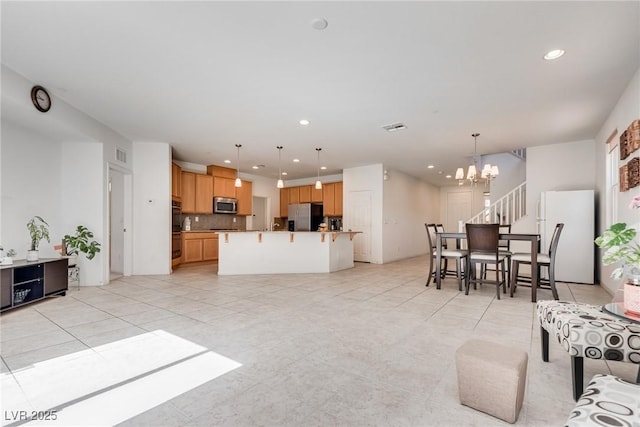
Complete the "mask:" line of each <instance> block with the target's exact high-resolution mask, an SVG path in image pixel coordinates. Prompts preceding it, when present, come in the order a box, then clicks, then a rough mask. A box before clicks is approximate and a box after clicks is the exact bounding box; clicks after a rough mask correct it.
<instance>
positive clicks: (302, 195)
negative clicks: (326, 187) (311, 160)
mask: <svg viewBox="0 0 640 427" xmlns="http://www.w3.org/2000/svg"><path fill="white" fill-rule="evenodd" d="M298 194H299V198H298V203H311V186H310V185H301V186H299V187H298Z"/></svg>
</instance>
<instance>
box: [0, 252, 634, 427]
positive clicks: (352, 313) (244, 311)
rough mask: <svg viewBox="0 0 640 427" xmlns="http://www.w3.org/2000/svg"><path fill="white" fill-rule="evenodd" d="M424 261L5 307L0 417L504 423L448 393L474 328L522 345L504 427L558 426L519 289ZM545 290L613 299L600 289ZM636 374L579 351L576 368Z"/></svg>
mask: <svg viewBox="0 0 640 427" xmlns="http://www.w3.org/2000/svg"><path fill="white" fill-rule="evenodd" d="M427 262H428V261H427V258H426V257H417V258H412V259H408V260H403V261H399V262H394V263H390V264H386V265H369V264H357V265H356V267H355V268H354V269H350V270H346V271H342V272H336V273H331V274H309V275H269V276H266V275H263V276H232V277H229V276H227V277H218V276H216V274H215V271H216V267H215V266H212V265H208V266H190V267H182V268H179V269H177V270H176V272H174V274H172V275H170V276H134V277H122V278H120V279H118V280H115V281H113V282H112V283H110V284H109V285H106V286H103V287H95V288H93V287H83V288H81V289H80V290H77V289H76V288H75V286H74V287H73V288H72V289H70V291H69V292H68V293H67V296H66V297H59V298H52V299H48V300H45V301H43V302H40V303H37V304H34V305H31V306H28V307H23V308H21V309H17V310H13V311H10V312H6V313H4V314H2V316H1V317H0V323H1V329H0V331H1V344H2V347H1V351H0V355H1V357H2V365H1V375H2V400H3V405H2V406H3V425H21V424H24V423H23V422H21V421H20V420H19V418H16V416H15V414H16V413H15V412H13V413H12V412H8V409H11V410H13V409H15V410H26V411H47V410H55V411H57V412H56V415H57V416H58V420H56V421H51V422H49V423H48V424H49V425H63V424H64V425H73V424H75V425H114V424H119V423H120V424H121V425H125V426H140V425H149V426H151V425H153V426H155V425H162V426H212V425H223V426H261V425H262V426H332V425H337V426H461V425H465V426H494V425H496V426H497V425H506V424H507V423H505V422H503V421H501V420H498V419H495V418H493V417H491V416H489V415H486V414H483V413H480V412H477V411H475V410H473V409H470V408H468V407H464V406H461V405H460V404H459V403H458V397H457V384H456V371H455V362H454V354H455V350H456V349H457V348H458V347H459V346H460V345H461V344H462V343H464V342H465V341H466V340H467V339H469V338H472V337H475V338H481V339H487V340H491V341H495V342H499V343H503V344H508V345H511V346H514V347H518V348H521V349H523V350H526V351H527V352H528V353H529V365H528V378H527V389H526V395H525V399H524V407H523V409H522V411H521V413H520V417H519V419H518V422H517V423H516V424H517V425H522V426H550V425H562V423H563V422H564V421H565V420H566V418H567V416H568V414H569V412H570V410H571V408H572V407H573V404H574V402H573V401H572V398H571V379H570V371H569V369H570V367H569V357H568V355H567V354H566V352H564V351H563V350H562V349H561V348H560V346H559V345H558V344H556V343H552V345H551V361H550V363H543V362H542V361H541V359H540V342H539V339H540V337H539V328H538V324H537V320H536V315H535V304H532V303H531V302H530V293H529V289H528V288H522V287H521V288H519V289H518V292H517V294H516V297H515V298H509V297H508V296H507V297H504V298H503V299H502V300H500V301H498V300H496V299H495V288H493V287H492V286H486V285H485V286H484V287H482V289H479V290H477V291H473V290H472V291H471V293H470V295H468V296H465V295H464V293H460V292H458V291H457V284H456V282H455V280H454V279H447V280H445V282H444V284H443V289H441V290H436V289H435V287H434V286H433V285H432V286H430V287H428V288H427V287H425V286H424V283H425V281H426V271H427V268H426V266H427ZM559 293H560V298H561V299H562V300H570V301H581V302H587V303H594V304H601V303H605V302H609V301H610V300H611V296H610V295H609V294H607V293H606V292H605V291H604V290H603V289H602V288H600V287H599V286H586V285H574V284H569V285H566V284H560V286H559ZM539 298H540V299H550V298H551V293H550V291H546V290H542V291H540V293H539ZM635 369H636V368H635V367H634V366H633V365H630V364H620V363H609V364H606V363H605V362H600V361H592V360H586V361H585V377H590V376H591V375H592V374H594V373H597V372H612V373H614V374H616V375H619V376H622V377H624V378H628V379H634V378H635V375H636V370H635ZM49 414H51V412H50V413H49ZM67 415H68V416H67ZM65 416H66V418H65ZM74 417H75V418H74ZM45 424H47V423H45Z"/></svg>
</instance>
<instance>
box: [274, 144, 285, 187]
mask: <svg viewBox="0 0 640 427" xmlns="http://www.w3.org/2000/svg"><path fill="white" fill-rule="evenodd" d="M276 148H277V149H278V184H277V185H276V187H278V188H284V181H283V180H282V167H281V165H282V145H278V146H277V147H276Z"/></svg>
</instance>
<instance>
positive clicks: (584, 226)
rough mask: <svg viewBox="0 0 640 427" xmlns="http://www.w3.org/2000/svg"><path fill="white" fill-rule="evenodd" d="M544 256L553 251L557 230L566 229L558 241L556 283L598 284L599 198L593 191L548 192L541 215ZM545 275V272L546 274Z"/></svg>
mask: <svg viewBox="0 0 640 427" xmlns="http://www.w3.org/2000/svg"><path fill="white" fill-rule="evenodd" d="M537 222H538V233H539V234H540V235H541V237H542V239H541V248H540V249H541V252H547V251H548V250H549V243H550V240H551V236H552V234H553V230H554V228H555V226H556V224H558V223H563V224H564V228H563V230H562V233H561V234H560V240H558V251H557V254H556V280H557V281H560V282H574V283H590V284H593V283H594V275H593V266H594V260H595V244H594V243H593V240H594V239H595V237H596V236H595V232H596V231H595V194H594V191H593V190H578V191H544V192H542V193H540V201H539V203H538V212H537ZM543 271H544V270H543Z"/></svg>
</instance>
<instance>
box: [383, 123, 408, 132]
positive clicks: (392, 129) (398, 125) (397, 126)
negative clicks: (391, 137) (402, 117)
mask: <svg viewBox="0 0 640 427" xmlns="http://www.w3.org/2000/svg"><path fill="white" fill-rule="evenodd" d="M406 128H407V127H406V126H405V125H404V123H392V124H390V125H386V126H382V129H384V130H386V131H387V132H395V131H398V130H404V129H406Z"/></svg>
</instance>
